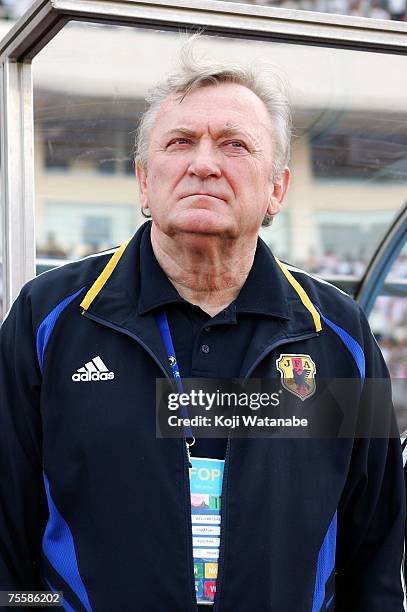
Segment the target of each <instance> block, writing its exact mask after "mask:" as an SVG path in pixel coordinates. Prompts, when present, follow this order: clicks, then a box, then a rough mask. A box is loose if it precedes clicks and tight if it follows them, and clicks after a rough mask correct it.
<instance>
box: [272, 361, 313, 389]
mask: <svg viewBox="0 0 407 612" xmlns="http://www.w3.org/2000/svg"><path fill="white" fill-rule="evenodd" d="M276 366H277V369H278V371H279V372H280V375H281V384H282V385H283V387H284V389H287V391H290V393H293V394H294V395H296V396H297V397H299V398H300V400H302V401H304V400H306V399H307V398H309V397H311V396H312V395H314V393H315V390H316V382H315V373H316V366H315V363H314V362H313V361H312V359H311V357H310V356H309V355H296V354H292V353H283V354H281V355H280V357H279V358H278V359H277V360H276Z"/></svg>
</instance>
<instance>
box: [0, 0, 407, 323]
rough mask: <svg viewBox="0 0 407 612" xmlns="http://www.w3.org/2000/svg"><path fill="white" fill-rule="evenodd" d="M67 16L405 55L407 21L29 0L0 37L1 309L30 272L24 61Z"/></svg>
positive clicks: (28, 107)
mask: <svg viewBox="0 0 407 612" xmlns="http://www.w3.org/2000/svg"><path fill="white" fill-rule="evenodd" d="M69 21H80V22H91V23H98V24H114V25H125V26H134V27H136V28H137V27H140V28H141V27H142V28H151V29H160V30H172V31H179V30H180V29H181V30H183V31H185V30H190V29H191V30H194V29H203V30H204V31H205V34H208V35H210V34H221V35H222V36H230V37H234V38H243V39H257V40H264V41H274V42H279V41H280V42H284V43H292V44H298V45H316V46H319V47H321V48H323V47H335V48H340V49H355V50H360V51H366V52H373V53H374V52H380V53H389V54H407V23H399V22H394V21H381V20H380V21H379V20H373V19H365V18H359V17H347V16H338V15H332V14H323V13H313V12H306V11H296V10H287V9H277V8H270V7H261V6H253V5H245V4H236V3H234V2H221V1H219V0H195V2H194V6H191V5H190V3H189V2H188V0H166V2H165V3H164V2H159V1H155V0H144V1H139V0H37V2H35V3H34V4H33V5H32V6H31V7H30V8H29V10H28V11H27V12H26V14H25V15H24V16H23V17H22V18H21V19H20V20H19V21H18V22H17V23H16V24H15V25H14V27H13V28H12V29H11V30H10V32H9V33H8V34H7V36H6V37H5V38H4V39H3V40H2V41H1V43H0V70H1V80H0V84H1V96H0V105H1V106H0V112H1V158H0V163H1V214H2V231H3V242H2V243H3V274H4V308H5V311H7V310H8V309H9V307H10V305H11V303H12V301H13V299H14V298H15V297H16V295H17V293H18V291H19V290H20V288H21V286H22V285H23V284H24V283H25V282H27V281H28V280H29V279H30V278H33V277H34V276H35V225H34V221H35V191H34V121H33V82H32V69H31V62H32V59H33V58H34V57H35V56H36V54H37V53H39V51H40V50H41V49H43V48H44V47H45V46H46V45H47V43H48V42H49V41H50V40H51V39H52V38H53V37H54V36H55V35H56V34H57V33H58V32H59V30H61V29H62V28H63V27H64V25H65V24H66V23H67V22H69Z"/></svg>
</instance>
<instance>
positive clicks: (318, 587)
mask: <svg viewBox="0 0 407 612" xmlns="http://www.w3.org/2000/svg"><path fill="white" fill-rule="evenodd" d="M336 531H337V512H335V514H334V516H333V519H332V521H331V524H330V525H329V527H328V531H327V532H326V534H325V538H324V541H323V542H322V546H321V549H320V551H319V555H318V562H317V574H316V577H315V589H314V599H313V602H312V612H320V610H322V605H323V603H324V601H325V595H326V594H325V587H326V583H327V582H328V580H329V577H330V575H331V574H332V572H333V571H334V569H335V555H336Z"/></svg>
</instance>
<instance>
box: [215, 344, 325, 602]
mask: <svg viewBox="0 0 407 612" xmlns="http://www.w3.org/2000/svg"><path fill="white" fill-rule="evenodd" d="M316 336H319V333H318V332H311V333H308V334H303V335H301V336H294V337H291V338H290V337H286V338H281V339H280V340H277V341H276V342H274V343H273V344H270V345H269V346H268V347H267V348H266V349H265V350H264V351H263V352H262V353H261V355H260V356H259V357H258V358H257V359H256V361H255V362H254V363H253V364H252V365H251V366H250V368H249V369H248V370H247V372H246V374H245V376H244V377H243V378H244V379H245V380H246V379H247V378H249V376H250V375H251V374H252V372H253V371H254V369H255V368H256V367H257V366H258V365H259V363H260V362H261V361H262V360H263V359H264V358H265V357H266V356H267V355H268V354H269V353H271V352H272V351H274V350H275V349H276V348H278V347H279V346H282V345H283V344H290V343H291V342H300V341H301V340H308V339H309V338H315V337H316ZM229 454H230V432H229V435H228V441H227V446H226V456H225V469H224V472H223V482H222V496H221V509H220V515H221V519H220V544H219V564H218V578H217V581H216V594H215V600H214V606H213V612H218V610H219V606H220V596H221V589H222V586H223V576H224V567H223V566H224V560H225V535H224V532H225V527H226V525H225V519H226V516H227V514H226V490H227V480H228V473H229Z"/></svg>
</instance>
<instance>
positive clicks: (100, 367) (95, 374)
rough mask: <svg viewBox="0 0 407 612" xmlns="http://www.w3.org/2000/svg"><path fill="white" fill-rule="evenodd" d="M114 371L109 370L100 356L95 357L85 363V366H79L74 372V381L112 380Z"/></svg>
mask: <svg viewBox="0 0 407 612" xmlns="http://www.w3.org/2000/svg"><path fill="white" fill-rule="evenodd" d="M113 378H114V372H109V370H108V368H107V367H106V366H105V364H104V363H103V361H102V360H101V358H100V357H94V358H93V359H92V361H88V363H85V365H84V367H83V368H78V369H77V370H76V372H75V374H72V380H73V381H74V382H91V381H94V380H112V379H113Z"/></svg>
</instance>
